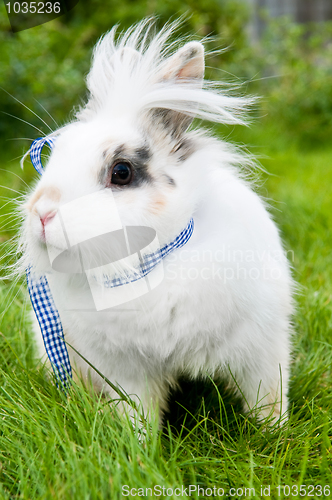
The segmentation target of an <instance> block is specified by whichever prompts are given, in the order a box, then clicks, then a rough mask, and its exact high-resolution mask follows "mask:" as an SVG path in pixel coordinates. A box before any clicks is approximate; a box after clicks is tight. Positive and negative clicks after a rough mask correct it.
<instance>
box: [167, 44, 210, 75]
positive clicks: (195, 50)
mask: <svg viewBox="0 0 332 500" xmlns="http://www.w3.org/2000/svg"><path fill="white" fill-rule="evenodd" d="M204 69H205V64H204V47H203V45H202V44H201V43H199V42H188V43H186V44H185V45H184V46H183V47H181V48H180V49H179V50H178V51H177V52H176V53H175V54H174V55H173V56H172V57H170V59H169V60H168V61H167V62H166V64H165V68H163V69H162V71H161V75H160V77H161V80H173V79H174V80H177V79H179V80H190V79H196V80H203V78H204Z"/></svg>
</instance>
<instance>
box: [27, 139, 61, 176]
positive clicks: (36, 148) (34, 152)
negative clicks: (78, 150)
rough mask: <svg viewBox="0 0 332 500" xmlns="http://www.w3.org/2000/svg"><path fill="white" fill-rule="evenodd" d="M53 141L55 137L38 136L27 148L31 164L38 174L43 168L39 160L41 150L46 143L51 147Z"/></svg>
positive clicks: (40, 173)
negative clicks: (28, 148)
mask: <svg viewBox="0 0 332 500" xmlns="http://www.w3.org/2000/svg"><path fill="white" fill-rule="evenodd" d="M54 142H55V137H39V138H38V139H36V140H35V141H33V143H32V144H31V148H30V150H29V153H30V159H31V163H32V165H33V166H34V167H35V169H36V170H37V172H38V174H39V175H42V173H43V171H44V168H43V165H42V162H41V158H40V157H41V152H42V149H43V147H44V146H45V144H48V145H49V147H50V148H51V149H52V148H53V145H54Z"/></svg>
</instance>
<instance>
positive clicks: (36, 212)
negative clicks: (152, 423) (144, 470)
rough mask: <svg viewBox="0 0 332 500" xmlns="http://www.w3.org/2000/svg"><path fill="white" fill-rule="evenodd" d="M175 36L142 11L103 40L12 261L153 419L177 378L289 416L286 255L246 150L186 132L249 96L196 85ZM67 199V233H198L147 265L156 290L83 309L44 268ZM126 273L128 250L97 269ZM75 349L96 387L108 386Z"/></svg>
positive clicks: (80, 292) (59, 245) (200, 53)
mask: <svg viewBox="0 0 332 500" xmlns="http://www.w3.org/2000/svg"><path fill="white" fill-rule="evenodd" d="M173 31H174V25H168V26H166V27H165V28H164V29H163V30H162V31H161V32H159V33H157V34H155V33H152V30H151V25H150V23H149V22H147V21H143V22H142V23H140V24H139V25H137V26H135V27H133V28H132V29H131V30H129V31H128V32H127V33H125V34H124V35H122V36H121V37H118V39H117V40H116V39H115V38H116V37H115V30H114V29H113V30H112V31H111V32H110V33H108V34H107V35H105V36H104V37H103V38H102V39H101V41H100V42H99V43H98V44H97V46H96V48H95V52H94V58H93V64H92V68H91V71H90V73H89V76H88V80H87V81H88V88H89V91H90V97H89V100H88V103H87V104H86V106H85V107H84V108H82V109H81V110H80V111H79V112H78V114H77V116H76V119H75V120H74V121H72V122H70V123H69V124H68V125H66V126H64V127H63V128H61V129H59V130H58V131H57V132H56V133H55V134H53V136H54V137H56V140H55V143H54V148H53V150H52V153H51V155H50V158H49V160H48V163H47V166H46V168H45V172H44V173H43V175H42V176H41V178H40V180H39V181H38V183H37V184H36V186H35V188H34V189H33V192H32V193H31V195H29V197H28V200H27V201H26V203H25V205H24V207H23V210H24V214H25V222H24V224H23V228H22V236H21V241H22V249H23V257H22V259H21V265H22V266H23V267H24V268H25V267H27V266H29V265H32V267H33V268H34V269H35V270H36V269H37V270H38V272H41V273H46V274H47V276H48V277H49V283H50V287H51V291H52V294H53V297H54V300H55V304H56V306H57V309H58V311H59V313H60V317H61V321H62V325H63V329H64V334H65V338H66V340H67V341H68V342H69V344H71V345H72V346H73V347H75V349H77V351H79V352H80V353H81V354H82V355H83V356H84V357H85V358H87V359H88V360H89V361H90V362H91V363H92V364H93V365H94V366H95V367H96V368H98V369H99V370H100V371H101V372H102V373H103V374H104V375H105V376H106V377H107V378H108V379H110V380H111V381H112V382H113V383H116V384H119V385H120V386H121V387H122V388H123V389H124V390H125V391H126V392H127V393H128V394H130V395H131V396H132V397H134V398H135V397H137V398H139V400H140V401H141V403H142V406H143V408H144V409H145V411H147V410H148V409H149V408H150V405H151V404H152V406H153V407H154V408H156V409H158V410H159V415H160V418H162V414H163V412H164V411H165V409H166V408H167V398H168V391H169V388H170V387H171V386H173V387H174V386H175V385H176V384H177V379H178V377H179V376H182V375H184V376H187V377H189V378H192V379H194V378H197V377H206V376H211V377H214V378H218V377H225V376H226V377H228V378H229V380H230V383H231V384H232V385H236V386H237V389H238V390H239V392H240V393H241V394H242V395H243V397H244V400H245V402H244V404H245V408H246V409H247V410H248V409H250V408H253V407H257V408H259V415H260V416H262V417H266V416H268V415H269V414H271V415H272V418H273V419H274V420H276V419H279V418H280V417H281V415H282V414H283V413H285V412H286V410H287V390H288V379H289V361H290V335H291V323H290V317H291V314H292V311H293V305H292V304H293V303H292V296H291V294H292V287H293V284H292V279H291V275H290V270H289V265H288V263H287V259H286V257H285V255H284V251H283V248H282V244H281V241H280V237H279V234H278V230H277V228H276V225H275V224H274V222H273V221H272V219H271V216H270V214H269V213H268V211H267V209H266V207H265V204H264V202H263V201H262V200H261V199H260V197H259V196H258V195H257V194H256V193H255V192H254V190H253V188H252V186H251V184H250V182H249V180H247V179H246V178H245V175H243V174H241V171H243V170H244V171H246V170H248V167H252V166H253V165H252V161H251V160H250V158H249V157H248V156H246V155H244V154H243V153H242V152H240V151H239V150H237V149H236V148H235V147H234V146H231V145H229V144H227V143H225V142H224V141H222V140H219V139H216V138H213V137H212V136H211V135H209V134H208V133H207V132H206V131H203V130H197V129H196V130H189V131H188V127H189V126H190V124H191V122H192V119H193V117H194V116H197V117H199V118H201V119H204V120H210V121H213V122H220V123H242V119H241V116H242V113H243V111H244V110H245V109H246V107H247V105H248V104H250V99H245V98H241V97H240V98H235V97H232V96H230V95H227V94H226V95H225V93H224V92H222V91H221V90H220V88H219V87H218V86H217V84H215V83H214V84H213V83H211V82H203V77H204V49H203V45H202V44H201V43H199V42H196V41H192V42H188V43H185V44H184V45H183V46H181V47H180V48H175V47H177V46H176V45H175V44H174V43H170V42H169V37H170V36H171V35H172V33H173ZM80 200H83V202H82V203H80V202H79V201H80ZM89 200H90V201H89ZM110 200H112V202H111V201H110ZM109 201H110V203H113V202H114V203H113V205H112V204H111V205H108V202H109ZM76 202H77V203H76ZM75 203H76V204H75ZM103 206H105V207H109V209H108V208H106V209H105V210H104V209H103ZM112 206H113V207H114V208H113V209H112ZM63 207H67V208H66V210H67V212H66V213H67V215H68V214H69V218H70V215H72V221H73V225H72V231H73V232H74V233H75V237H74V240H75V241H83V240H85V239H86V238H87V235H89V234H90V233H91V231H92V232H93V231H94V229H95V228H96V227H99V226H102V225H103V224H104V223H105V224H108V223H110V225H111V226H112V224H113V222H114V221H118V218H119V219H120V222H121V225H122V227H129V226H139V227H148V228H152V229H154V230H155V231H156V234H157V236H158V239H159V245H160V247H163V246H165V245H167V244H169V243H170V242H171V241H173V240H174V239H175V238H176V237H177V236H178V235H179V234H180V233H181V231H182V230H183V229H184V228H185V227H187V225H188V222H189V221H190V220H191V218H193V220H194V231H193V235H192V236H191V238H190V239H189V241H188V242H187V243H186V244H185V245H184V246H183V247H182V248H178V249H174V251H172V252H171V253H170V254H169V255H167V256H166V257H165V258H164V259H163V261H162V262H161V263H159V264H158V265H157V266H156V268H155V270H154V271H156V270H158V269H162V270H163V273H164V276H163V279H159V278H158V279H159V281H160V283H159V284H158V286H153V287H151V289H150V291H148V292H147V293H146V292H142V293H138V295H137V294H136V298H132V296H131V295H130V294H129V295H128V296H126V297H125V298H123V295H121V294H123V289H122V287H118V290H117V292H116V293H119V294H120V295H121V297H122V298H120V299H119V300H118V299H116V301H115V302H116V304H115V306H114V307H109V308H108V309H105V307H102V308H101V310H97V309H98V307H93V305H92V307H90V306H87V305H86V304H87V303H88V302H86V300H87V297H88V294H89V283H88V282H87V281H86V279H83V278H82V276H83V277H84V278H85V275H84V273H83V275H82V274H75V273H74V272H73V273H70V272H68V270H67V272H57V271H56V270H54V266H52V265H51V261H52V259H51V258H50V255H51V254H52V251H54V252H55V255H58V254H59V253H61V252H63V251H64V250H65V249H66V248H67V247H66V245H65V244H64V243H63V242H62V239H63V237H62V233H61V224H60V222H61V220H60V222H59V219H60V215H59V217H57V215H58V214H59V213H60V211H61V209H62V208H63ZM75 207H76V208H75ZM96 207H99V208H98V210H99V215H98V214H97V215H96V210H97V209H96ZM112 210H114V213H113V212H112ZM57 219H58V220H57ZM115 226H116V224H115ZM116 228H118V226H116ZM67 244H68V241H67ZM67 246H68V245H67ZM52 249H53V250H52ZM104 250H105V249H103V250H102V252H104ZM89 252H90V253H92V254H93V249H91V248H89ZM98 252H99V253H100V251H99V249H98V248H96V254H98ZM92 257H93V256H92ZM135 258H136V257H135ZM97 260H98V259H97ZM104 264H105V263H104ZM134 267H135V262H134V260H130V259H129V260H126V259H123V260H121V261H119V260H118V261H117V262H116V263H115V264H114V265H112V264H110V265H109V266H108V267H107V265H106V268H107V276H108V278H110V279H112V278H113V277H114V276H116V275H119V273H120V274H121V273H122V275H126V273H127V272H128V270H129V272H130V271H132V269H133V268H134ZM103 269H105V267H104V268H103ZM69 271H70V269H69ZM104 275H105V272H104V271H103V274H102V276H104ZM95 279H96V281H98V279H100V276H99V278H98V276H97V271H96V273H95ZM140 282H142V280H138V282H137V283H140ZM137 286H140V285H137ZM124 295H126V294H124ZM119 304H120V305H119ZM111 306H112V304H111ZM36 333H37V338H38V339H39V340H38V342H39V344H40V345H42V343H41V334H40V331H38V332H36ZM70 356H71V361H72V365H73V366H75V365H76V367H77V368H78V369H79V371H80V372H81V374H82V376H83V377H88V376H91V379H92V381H93V384H94V386H95V388H96V390H103V391H106V392H108V393H109V394H110V395H111V396H114V395H115V394H114V392H112V390H111V389H110V387H109V386H107V385H106V384H105V383H104V382H103V380H102V379H101V378H100V377H99V376H98V375H97V374H96V373H95V372H94V371H93V370H91V371H90V368H89V367H88V365H87V364H86V363H85V362H84V361H82V359H81V358H80V357H79V356H77V355H76V354H75V353H74V352H73V351H71V350H70ZM89 374H90V375H89ZM234 381H236V383H235V382H234Z"/></svg>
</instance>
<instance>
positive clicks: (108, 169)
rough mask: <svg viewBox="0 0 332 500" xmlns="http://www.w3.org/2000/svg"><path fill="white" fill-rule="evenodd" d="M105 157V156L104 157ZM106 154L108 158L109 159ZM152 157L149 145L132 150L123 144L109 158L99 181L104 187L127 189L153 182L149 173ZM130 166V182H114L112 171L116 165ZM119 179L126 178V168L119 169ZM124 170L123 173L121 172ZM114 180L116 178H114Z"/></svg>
mask: <svg viewBox="0 0 332 500" xmlns="http://www.w3.org/2000/svg"><path fill="white" fill-rule="evenodd" d="M104 156H105V155H104ZM107 156H108V155H107V153H106V157H107ZM151 157H152V152H151V150H150V148H149V147H148V146H147V145H144V146H141V147H140V148H136V149H131V148H130V147H128V146H126V145H125V144H122V145H120V146H118V147H117V148H116V149H115V150H114V152H113V154H112V155H111V156H109V157H108V158H109V159H108V162H107V165H105V166H104V168H103V169H102V171H101V173H100V176H99V180H100V183H101V184H103V185H104V186H107V187H111V185H119V187H121V185H122V186H123V187H124V188H125V187H127V188H129V187H138V186H140V185H142V184H143V183H151V182H153V178H152V176H151V174H150V172H149V168H148V167H149V160H150V159H151ZM116 164H117V165H120V164H123V165H125V164H129V165H130V166H131V170H132V175H131V178H130V181H129V182H128V183H127V182H121V181H120V182H115V183H114V182H112V169H114V165H116ZM118 170H119V171H118V172H117V173H116V174H117V177H119V178H120V177H121V175H122V176H125V168H124V167H118ZM120 170H122V172H120ZM113 180H114V177H113Z"/></svg>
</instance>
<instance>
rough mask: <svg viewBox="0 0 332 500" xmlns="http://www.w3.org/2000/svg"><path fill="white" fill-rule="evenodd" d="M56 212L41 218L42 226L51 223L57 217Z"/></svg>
mask: <svg viewBox="0 0 332 500" xmlns="http://www.w3.org/2000/svg"><path fill="white" fill-rule="evenodd" d="M55 214H56V212H54V211H53V212H48V213H47V214H46V215H43V217H41V216H40V222H41V223H42V226H43V227H45V226H46V224H48V223H49V222H50V220H52V219H53V217H54V216H55Z"/></svg>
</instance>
